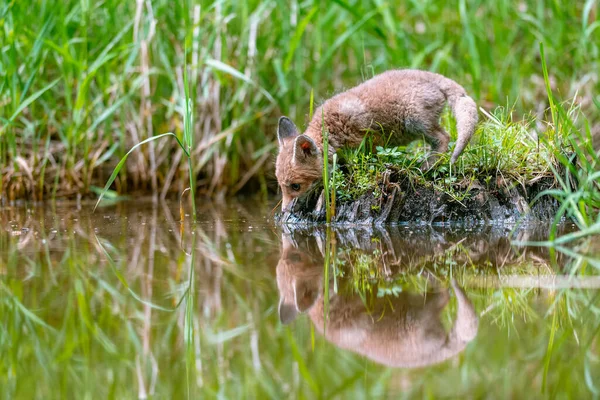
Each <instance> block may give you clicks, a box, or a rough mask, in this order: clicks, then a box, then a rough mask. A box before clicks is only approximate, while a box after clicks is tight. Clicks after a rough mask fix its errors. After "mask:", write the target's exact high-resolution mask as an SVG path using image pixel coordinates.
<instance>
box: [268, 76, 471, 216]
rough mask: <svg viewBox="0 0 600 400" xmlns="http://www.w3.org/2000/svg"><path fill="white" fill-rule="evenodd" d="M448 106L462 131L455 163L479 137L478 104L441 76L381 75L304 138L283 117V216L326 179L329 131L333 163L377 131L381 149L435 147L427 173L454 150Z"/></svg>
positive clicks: (335, 104)
mask: <svg viewBox="0 0 600 400" xmlns="http://www.w3.org/2000/svg"><path fill="white" fill-rule="evenodd" d="M446 103H447V104H448V105H449V106H450V109H451V111H452V113H453V114H454V117H455V119H456V128H457V132H458V138H457V141H456V145H455V147H454V151H453V153H452V156H451V159H450V162H451V163H455V162H456V160H457V159H458V157H459V156H460V154H461V153H462V151H463V150H464V148H465V147H466V146H467V144H468V143H469V140H470V139H471V137H472V136H473V133H474V132H475V127H476V124H477V120H478V115H477V105H476V103H475V101H474V100H473V99H472V98H471V97H469V96H468V95H467V92H466V90H465V89H464V88H463V87H462V86H461V85H459V84H458V83H456V82H455V81H453V80H452V79H450V78H447V77H445V76H443V75H440V74H437V73H433V72H428V71H421V70H414V69H399V70H389V71H386V72H383V73H381V74H379V75H375V76H374V77H373V78H371V79H369V80H367V81H365V82H363V83H361V84H360V85H358V86H356V87H353V88H351V89H349V90H347V91H345V92H341V93H339V94H337V95H335V96H333V97H332V98H330V99H328V100H326V101H325V102H324V103H323V104H322V105H321V106H319V107H318V108H317V109H316V110H315V112H314V115H313V118H312V120H311V121H310V122H309V124H308V127H307V128H306V130H305V131H304V133H302V134H300V132H299V130H298V128H297V127H296V125H295V124H294V123H293V122H292V120H291V119H289V118H288V117H285V116H282V117H280V118H279V122H278V126H277V139H278V142H279V152H278V155H277V159H276V162H275V175H276V177H277V182H278V184H279V186H280V188H281V192H282V195H283V196H282V197H283V199H282V205H281V208H282V211H288V207H289V205H290V204H291V201H292V200H293V199H295V198H297V197H299V196H301V195H302V194H304V193H306V192H307V191H308V190H309V189H310V188H311V187H312V186H313V184H314V183H315V182H317V181H318V180H320V179H321V178H322V168H323V157H324V155H323V132H324V130H326V131H327V132H328V154H327V155H326V156H327V158H328V160H331V158H332V157H333V154H335V152H336V151H337V150H338V149H339V148H341V147H350V148H357V147H359V146H360V144H361V143H362V140H363V138H364V137H365V135H366V134H367V133H368V132H374V133H379V134H376V135H374V143H375V144H376V145H384V144H386V145H391V146H403V145H407V144H409V143H411V142H413V141H415V140H418V139H423V140H424V141H425V142H427V143H428V144H429V145H430V146H431V152H430V155H429V156H428V158H427V160H426V161H425V162H424V164H423V168H430V166H431V165H433V163H434V162H435V161H436V159H437V157H439V154H441V153H445V152H446V151H448V143H449V141H450V136H449V135H448V133H447V132H446V131H445V130H444V129H443V128H442V127H441V126H440V123H439V122H440V116H441V114H442V111H443V109H444V106H445V105H446ZM384 134H385V137H384Z"/></svg>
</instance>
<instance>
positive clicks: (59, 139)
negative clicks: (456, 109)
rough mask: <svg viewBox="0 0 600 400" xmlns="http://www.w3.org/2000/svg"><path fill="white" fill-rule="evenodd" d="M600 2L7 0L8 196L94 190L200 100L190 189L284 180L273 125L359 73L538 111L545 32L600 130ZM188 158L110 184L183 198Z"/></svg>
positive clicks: (159, 158) (148, 166)
mask: <svg viewBox="0 0 600 400" xmlns="http://www.w3.org/2000/svg"><path fill="white" fill-rule="evenodd" d="M185 8H188V11H186V10H185ZM597 8H598V6H597V2H595V1H593V0H586V1H584V2H578V3H576V4H567V3H565V2H549V1H546V0H528V1H523V2H520V3H519V4H518V5H517V6H515V3H514V2H512V1H508V0H502V1H499V2H494V3H489V2H481V1H479V0H460V1H458V0H457V1H455V2H443V1H439V0H429V1H425V2H418V3H417V2H408V3H403V4H396V3H389V2H388V3H385V2H381V1H379V0H348V1H346V0H339V1H335V2H333V3H323V2H317V1H316V0H309V1H305V2H298V1H296V0H294V1H292V2H291V3H288V2H283V1H281V0H252V1H249V2H237V1H232V0H225V1H219V2H213V1H209V0H199V1H192V2H190V4H188V5H187V6H185V5H184V4H183V3H181V2H180V3H177V4H176V5H174V4H173V3H172V2H170V1H167V0H156V1H152V2H150V1H138V2H126V3H123V2H118V1H116V0H107V1H103V2H100V3H97V2H80V1H77V0H66V1H62V2H59V3H56V2H52V1H48V0H42V1H38V2H34V3H32V4H25V3H24V2H18V1H12V2H4V3H2V5H0V43H1V46H2V52H0V118H1V121H2V126H1V127H0V168H1V170H0V173H1V175H2V181H1V183H0V185H1V188H0V194H1V196H2V199H4V200H12V199H17V198H29V199H36V200H41V199H47V198H51V197H64V196H68V197H73V196H76V195H77V194H87V193H90V192H92V191H94V192H96V193H98V192H100V190H101V189H99V188H98V187H97V186H102V185H103V184H104V183H105V182H106V179H107V177H108V176H110V171H112V170H113V168H114V166H115V165H116V164H117V163H118V160H119V159H121V158H122V157H123V156H125V155H126V153H127V151H128V149H129V148H131V146H133V145H135V144H138V143H140V142H142V141H144V140H146V139H149V138H151V137H154V136H155V135H156V133H158V132H173V133H174V134H175V135H177V136H178V137H180V138H182V137H184V136H185V135H184V133H183V132H184V131H185V129H186V128H185V122H184V115H185V114H186V112H187V111H186V107H187V105H186V104H181V101H180V99H181V98H183V97H191V98H193V99H195V101H194V102H193V104H192V108H193V110H192V113H193V114H194V116H195V117H196V118H194V120H193V122H192V126H191V128H192V129H191V133H192V136H193V138H191V139H192V140H190V141H189V143H190V144H191V151H190V149H189V148H188V149H186V150H187V151H188V153H190V155H191V156H192V158H193V159H194V160H196V161H195V162H194V163H193V165H192V172H193V174H192V176H193V177H194V178H197V180H196V181H195V182H191V184H192V186H195V187H197V188H198V189H199V190H200V191H201V192H203V193H206V194H213V195H218V194H226V193H230V194H231V193H235V192H238V191H242V190H245V191H256V190H262V191H264V190H267V189H268V188H270V189H275V187H276V185H275V180H274V179H273V176H272V174H271V171H272V163H271V161H270V160H271V152H272V151H273V149H274V148H275V143H276V141H275V124H276V121H277V118H278V117H279V116H280V115H281V114H287V115H289V116H290V117H292V119H294V120H298V121H299V120H302V118H303V117H304V116H305V115H306V113H307V111H308V105H309V96H308V93H309V90H310V89H309V88H315V94H316V96H315V97H316V99H317V102H319V101H321V100H322V99H324V98H327V97H329V96H330V95H331V94H332V93H333V92H334V91H337V90H340V89H342V88H344V87H348V86H351V85H354V84H356V83H358V82H359V81H360V80H361V76H362V75H363V72H365V71H374V72H381V71H384V70H386V69H389V68H396V67H415V68H423V69H427V70H432V71H437V72H441V73H443V74H446V75H448V76H450V77H452V78H455V79H456V80H457V81H459V82H460V83H462V84H463V85H464V86H465V87H467V90H468V91H469V93H470V94H472V95H473V96H474V97H475V98H476V99H477V101H478V104H479V105H481V106H483V107H484V108H486V109H489V108H492V107H494V106H495V105H497V104H505V103H506V102H507V99H508V101H509V103H510V104H513V103H514V105H515V110H516V112H517V113H519V114H522V113H527V112H529V111H533V112H536V113H543V110H544V109H545V108H546V106H547V103H546V101H547V100H546V99H547V96H546V94H545V85H544V79H543V78H542V74H541V73H540V59H539V53H538V51H537V49H538V42H540V41H541V42H544V44H545V46H546V47H545V49H546V59H547V62H548V65H550V66H552V68H551V70H550V74H549V76H548V78H549V79H548V82H549V83H550V85H551V86H552V89H553V90H554V91H555V92H556V93H560V94H561V98H572V97H573V96H574V95H575V94H576V93H577V94H578V99H579V103H580V104H581V107H582V109H583V110H584V112H586V113H587V114H588V116H589V118H591V120H590V125H591V127H593V126H594V125H595V124H597V123H598V117H597V116H595V115H597V112H596V113H595V114H593V113H592V112H591V110H593V108H592V107H594V106H593V102H594V100H595V101H598V99H594V93H597V92H598V91H599V90H598V89H599V88H600V86H599V79H598V73H597V71H598V60H599V45H598V43H600V23H599V21H598V20H597ZM32 27H36V29H33V28H32ZM38 27H39V29H38ZM188 28H189V30H191V31H193V35H192V36H193V39H191V40H188V41H187V42H188V43H189V44H190V45H191V47H190V48H189V49H190V52H189V53H188V54H187V56H186V50H185V49H186V46H184V43H186V35H188V34H189V31H188ZM565 54H569V57H565ZM186 60H187V62H188V63H189V65H190V68H191V69H190V71H191V74H190V76H189V79H190V81H191V84H192V86H193V87H194V93H190V94H189V96H185V95H184V91H185V87H186V85H185V84H184V82H183V81H184V70H185V68H184V65H185V63H186ZM184 156H186V151H184V149H183V148H180V147H179V145H178V144H177V143H176V142H174V141H164V142H153V143H149V144H148V145H147V146H146V148H145V149H143V150H142V151H140V152H136V154H133V155H132V156H131V157H130V158H129V160H128V161H127V162H126V163H125V164H124V165H123V166H122V167H123V168H122V170H121V173H120V174H119V176H118V177H117V178H115V181H114V189H115V190H117V191H119V192H121V193H129V192H132V191H150V190H151V191H152V192H154V193H161V195H162V196H166V195H167V194H168V192H169V191H175V192H181V191H182V190H183V189H184V188H185V187H186V186H188V183H187V182H188V181H189V175H188V169H189V164H188V165H187V166H185V165H182V164H181V163H180V161H181V158H182V157H184Z"/></svg>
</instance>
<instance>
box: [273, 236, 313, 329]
mask: <svg viewBox="0 0 600 400" xmlns="http://www.w3.org/2000/svg"><path fill="white" fill-rule="evenodd" d="M322 274H323V260H322V258H321V257H320V253H319V252H318V251H314V250H312V249H310V248H309V247H308V246H307V245H306V243H304V246H302V247H298V244H297V243H296V242H295V241H294V240H293V239H291V238H290V237H289V236H287V235H286V234H284V235H283V236H282V249H281V258H280V259H279V262H278V263H277V287H278V289H279V319H280V320H281V322H282V323H284V324H289V323H290V322H292V321H293V320H295V319H296V317H297V316H298V314H300V313H304V312H307V311H308V310H309V309H310V308H312V306H313V305H314V304H315V302H316V301H317V298H318V297H319V294H320V293H321V291H322V282H323V279H322V278H321V277H322Z"/></svg>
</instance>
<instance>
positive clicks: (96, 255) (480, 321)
mask: <svg viewBox="0 0 600 400" xmlns="http://www.w3.org/2000/svg"><path fill="white" fill-rule="evenodd" d="M271 208H272V205H270V204H257V203H256V202H246V203H231V204H229V205H223V206H219V207H217V206H216V205H214V204H208V203H207V204H203V205H200V208H199V221H198V223H197V224H195V225H192V224H190V223H189V218H188V219H187V220H186V222H185V223H183V224H182V223H180V222H179V219H180V217H179V209H178V204H177V203H158V204H156V205H153V204H152V203H151V202H142V201H137V202H124V203H120V204H116V205H111V206H105V207H102V208H99V209H98V210H97V211H96V213H93V214H92V212H91V209H92V205H89V204H84V205H81V206H77V205H76V204H57V205H55V206H46V207H41V208H40V207H5V208H3V209H1V210H0V223H1V225H0V226H1V230H0V393H1V394H2V396H3V398H7V399H13V398H14V399H21V398H23V399H30V398H40V399H50V398H93V399H97V398H102V399H103V398H115V399H122V398H186V397H189V398H214V397H220V398H257V399H262V398H277V399H278V398H286V399H287V398H343V399H347V398H455V397H460V398H463V397H466V398H501V399H503V398H548V397H550V398H593V397H595V396H598V394H600V354H599V353H600V348H599V346H600V340H599V334H600V291H598V289H599V288H600V279H599V277H598V276H596V273H597V269H596V267H594V265H596V266H597V265H598V259H600V246H599V242H598V241H597V240H596V241H590V242H584V243H580V244H578V245H577V247H575V248H574V249H573V250H574V251H576V252H578V253H581V254H582V255H583V256H581V257H575V258H573V257H571V256H566V255H564V254H561V253H560V252H555V253H554V254H553V253H552V252H550V251H548V250H547V249H545V248H539V247H516V246H514V245H511V239H510V238H509V235H511V234H512V236H511V237H512V239H513V240H519V241H533V240H539V239H544V235H547V232H548V229H547V228H545V227H534V228H531V229H520V230H517V231H515V232H512V233H511V229H510V228H506V227H495V228H481V229H471V230H470V231H464V230H460V229H449V228H440V227H438V228H431V227H419V228H414V227H413V228H409V227H391V228H385V229H383V228H381V229H374V228H361V229H349V228H345V229H337V230H327V229H325V228H320V229H312V230H311V229H302V230H301V229H295V230H294V229H292V228H289V227H288V228H285V229H281V228H280V227H277V226H275V225H274V224H273V223H272V222H271V220H270V218H269V215H270V211H271ZM324 316H327V317H324Z"/></svg>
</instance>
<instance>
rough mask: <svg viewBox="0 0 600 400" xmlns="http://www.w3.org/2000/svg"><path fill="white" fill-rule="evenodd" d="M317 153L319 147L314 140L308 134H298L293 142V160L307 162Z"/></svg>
mask: <svg viewBox="0 0 600 400" xmlns="http://www.w3.org/2000/svg"><path fill="white" fill-rule="evenodd" d="M318 155H319V149H317V145H316V144H315V141H314V140H312V138H310V137H309V136H306V135H300V136H298V137H297V138H296V140H295V142H294V160H295V161H298V162H302V163H303V162H307V161H309V160H310V159H312V158H316V157H317V156H318Z"/></svg>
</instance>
